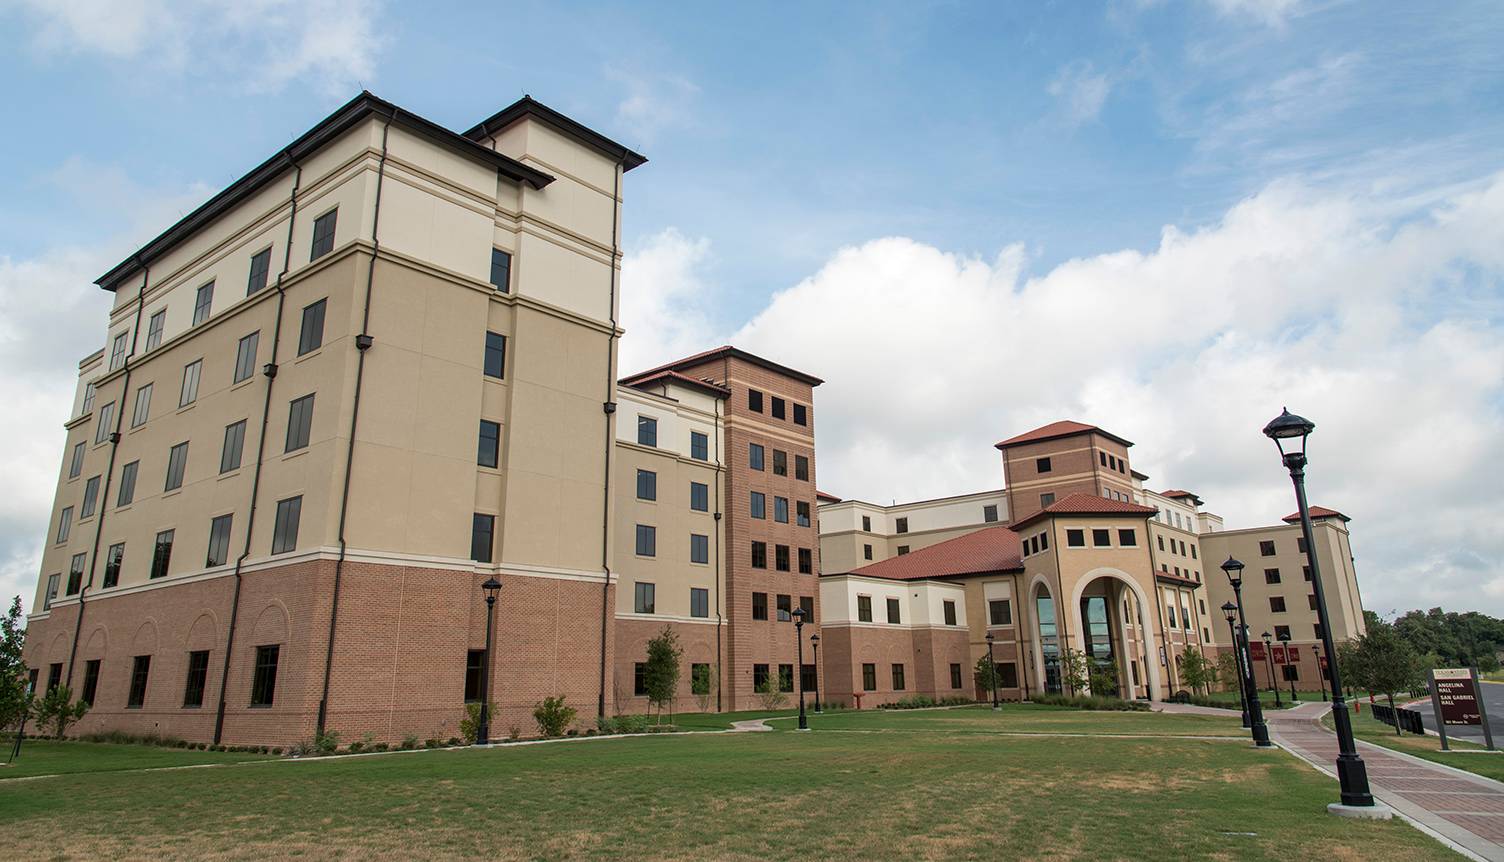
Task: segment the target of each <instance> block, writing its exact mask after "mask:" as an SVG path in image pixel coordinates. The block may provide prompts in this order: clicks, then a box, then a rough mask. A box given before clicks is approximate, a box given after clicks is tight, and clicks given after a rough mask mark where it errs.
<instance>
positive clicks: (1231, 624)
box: [1222, 602, 1253, 727]
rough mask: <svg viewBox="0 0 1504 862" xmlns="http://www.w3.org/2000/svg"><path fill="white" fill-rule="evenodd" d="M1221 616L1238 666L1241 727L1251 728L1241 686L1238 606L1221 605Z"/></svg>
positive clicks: (1241, 667) (1246, 702)
mask: <svg viewBox="0 0 1504 862" xmlns="http://www.w3.org/2000/svg"><path fill="white" fill-rule="evenodd" d="M1222 616H1223V617H1226V618H1227V633H1228V635H1230V636H1231V637H1232V657H1233V659H1234V661H1233V663H1234V664H1236V665H1237V666H1238V704H1239V705H1240V706H1241V707H1242V708H1243V726H1244V727H1252V726H1253V723H1252V722H1250V721H1249V720H1248V688H1247V687H1246V686H1244V685H1243V650H1241V649H1240V648H1239V647H1238V606H1237V605H1235V604H1233V603H1232V602H1223V603H1222Z"/></svg>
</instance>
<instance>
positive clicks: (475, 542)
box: [470, 512, 496, 563]
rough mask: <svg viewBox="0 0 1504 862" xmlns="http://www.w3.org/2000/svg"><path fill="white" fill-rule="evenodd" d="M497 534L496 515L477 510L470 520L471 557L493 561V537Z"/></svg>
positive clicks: (480, 560) (476, 559) (485, 561)
mask: <svg viewBox="0 0 1504 862" xmlns="http://www.w3.org/2000/svg"><path fill="white" fill-rule="evenodd" d="M495 534H496V516H495V515H486V514H482V513H480V512H476V513H475V514H474V517H473V518H471V521H470V559H472V560H474V561H476V562H477V563H489V562H491V543H492V537H493V536H494V535H495Z"/></svg>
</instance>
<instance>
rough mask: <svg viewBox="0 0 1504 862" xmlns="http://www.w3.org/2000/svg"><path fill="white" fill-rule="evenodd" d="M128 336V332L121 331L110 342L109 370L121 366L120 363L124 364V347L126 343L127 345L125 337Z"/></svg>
mask: <svg viewBox="0 0 1504 862" xmlns="http://www.w3.org/2000/svg"><path fill="white" fill-rule="evenodd" d="M128 336H129V333H126V332H122V333H120V334H119V335H116V336H115V340H114V341H112V342H110V370H111V371H114V370H115V369H117V368H119V367H121V366H122V365H124V364H125V348H126V345H127V337H128Z"/></svg>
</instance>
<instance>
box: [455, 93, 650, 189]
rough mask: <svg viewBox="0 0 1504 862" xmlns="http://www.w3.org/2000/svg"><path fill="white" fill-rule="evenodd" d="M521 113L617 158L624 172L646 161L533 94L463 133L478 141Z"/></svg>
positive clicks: (520, 115)
mask: <svg viewBox="0 0 1504 862" xmlns="http://www.w3.org/2000/svg"><path fill="white" fill-rule="evenodd" d="M524 117H533V118H535V119H538V120H540V121H542V122H544V123H546V124H548V125H550V126H552V127H554V128H555V129H558V130H559V131H561V132H563V133H564V134H566V135H568V136H569V137H571V138H574V139H575V140H577V141H579V142H580V143H583V144H587V145H589V146H591V147H594V148H595V149H597V150H600V151H601V152H602V153H605V154H606V155H608V156H610V157H611V158H613V159H617V160H618V161H620V162H621V163H622V170H623V171H624V172H625V171H630V170H632V169H633V168H635V167H638V166H639V165H643V164H646V163H647V160H648V157H647V156H644V155H643V154H641V153H639V152H635V151H634V150H632V149H631V148H629V147H627V146H625V145H623V144H619V143H617V142H616V141H613V140H611V139H610V138H608V137H606V136H605V135H603V134H601V133H600V132H597V131H596V130H594V129H592V128H590V127H588V126H586V125H584V124H582V123H579V122H577V121H575V120H571V119H570V118H569V117H566V116H564V115H563V114H561V113H559V112H558V111H555V110H554V109H553V108H550V107H549V106H547V105H545V104H543V103H542V102H540V101H538V100H536V99H534V98H533V97H532V96H523V97H522V98H520V99H518V100H517V101H515V102H513V103H512V104H510V105H508V106H506V107H505V108H502V109H501V110H499V111H497V112H496V113H494V114H492V115H491V116H489V117H487V118H485V119H484V120H481V121H480V122H479V123H477V124H476V125H475V126H472V127H471V128H470V129H468V130H466V131H465V137H467V138H469V139H470V140H472V141H478V140H480V139H481V138H485V137H489V136H491V135H494V134H495V133H497V132H499V131H501V130H503V129H505V128H507V127H508V126H510V125H512V124H513V123H515V122H517V121H518V120H521V119H522V118H524Z"/></svg>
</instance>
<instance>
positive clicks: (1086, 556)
mask: <svg viewBox="0 0 1504 862" xmlns="http://www.w3.org/2000/svg"><path fill="white" fill-rule="evenodd" d="M1132 445H1133V444H1132V443H1131V442H1129V441H1127V440H1125V439H1123V438H1122V437H1119V436H1117V435H1114V434H1111V433H1110V432H1107V431H1105V430H1103V429H1101V428H1098V427H1096V426H1092V425H1086V424H1083V423H1079V422H1071V421H1063V422H1055V423H1051V424H1049V425H1046V426H1043V427H1041V428H1037V429H1034V430H1033V431H1029V432H1026V433H1024V434H1020V435H1018V436H1016V437H1012V438H1009V439H1007V440H1004V441H1002V442H1000V443H998V444H997V448H998V449H999V451H1001V452H1002V454H1003V477H1004V481H1005V483H1006V484H1005V487H1004V488H1003V489H1001V490H997V491H986V492H981V493H977V494H968V495H961V496H956V497H946V498H941V499H938V500H924V501H919V502H914V503H904V504H894V505H890V506H879V505H874V504H871V503H867V502H864V501H860V500H841V499H839V498H837V497H835V496H834V495H829V494H822V496H821V506H820V531H821V537H820V543H821V553H822V558H823V559H824V560H825V562H826V568H825V569H824V570H822V577H821V595H822V600H823V602H824V604H825V606H826V613H825V617H824V618H823V619H822V621H821V622H822V639H823V645H824V646H825V649H824V650H823V651H822V664H823V671H824V675H823V677H822V682H824V684H825V685H824V688H823V689H822V693H823V692H826V691H828V692H829V693H830V696H831V697H832V698H836V699H841V700H845V701H848V702H853V703H854V702H855V700H856V696H857V695H861V702H862V704H863V705H864V706H867V705H871V704H874V703H883V702H887V701H891V700H896V699H898V698H900V697H902V696H904V695H905V694H911V693H918V694H925V695H928V696H931V697H947V696H954V695H964V696H975V697H986V696H989V695H990V693H989V692H983V691H981V690H979V689H977V687H976V685H975V681H974V674H973V670H974V668H975V665H976V662H977V661H978V660H979V659H980V658H981V657H982V656H983V655H985V654H986V651H987V643H986V640H985V638H986V635H987V634H989V633H991V634H992V635H993V636H994V656H995V658H996V660H997V662H998V665H999V670H1000V675H1001V677H1002V681H1003V688H1002V691H1001V695H1002V696H1003V697H1005V698H1009V699H1021V698H1026V697H1028V695H1029V693H1030V692H1033V691H1040V690H1046V691H1049V690H1060V688H1061V681H1060V675H1059V666H1058V656H1059V654H1060V650H1061V649H1063V648H1064V647H1066V646H1070V647H1071V648H1073V649H1076V650H1079V651H1081V652H1084V653H1087V654H1089V655H1091V656H1092V657H1093V658H1094V659H1095V660H1097V661H1098V662H1100V663H1106V664H1110V665H1111V666H1113V667H1115V669H1116V671H1117V678H1118V680H1119V691H1120V692H1121V693H1123V694H1124V695H1127V696H1131V697H1141V698H1150V699H1158V698H1163V697H1166V696H1168V695H1169V694H1171V693H1173V692H1176V691H1180V690H1181V689H1182V688H1183V686H1182V685H1181V683H1180V677H1179V664H1180V657H1181V656H1182V655H1183V654H1184V652H1185V650H1186V648H1187V647H1195V648H1197V649H1198V650H1202V651H1205V652H1208V653H1214V652H1217V651H1220V650H1226V649H1229V648H1230V647H1229V646H1228V644H1229V643H1230V633H1229V631H1228V629H1227V624H1226V621H1225V620H1224V619H1223V617H1222V615H1221V612H1220V611H1219V610H1218V608H1219V607H1220V606H1221V605H1222V604H1223V603H1224V602H1226V601H1230V600H1231V599H1232V590H1231V587H1230V586H1229V585H1228V582H1227V580H1226V578H1225V577H1224V576H1223V573H1222V572H1221V570H1220V568H1219V566H1220V564H1221V562H1222V561H1223V560H1225V559H1226V558H1227V556H1228V554H1232V555H1234V556H1237V557H1238V559H1240V560H1242V561H1243V562H1244V563H1245V565H1246V566H1247V568H1246V569H1245V570H1244V583H1245V585H1244V606H1245V609H1246V611H1247V614H1248V623H1249V626H1250V629H1251V630H1252V632H1253V635H1254V637H1255V638H1258V636H1259V635H1260V634H1261V633H1262V632H1263V631H1264V630H1265V629H1266V628H1267V629H1268V630H1269V631H1270V633H1271V635H1275V634H1278V632H1279V630H1278V629H1276V628H1275V627H1276V626H1288V627H1289V629H1290V633H1291V637H1292V644H1293V645H1295V646H1296V649H1295V650H1294V653H1295V654H1296V657H1297V663H1296V664H1293V665H1291V666H1290V669H1289V670H1285V669H1284V668H1281V667H1279V666H1276V670H1275V677H1276V679H1283V678H1285V675H1286V674H1293V675H1294V676H1295V677H1296V679H1297V680H1298V682H1297V685H1298V686H1301V687H1305V688H1310V689H1315V688H1317V687H1318V685H1319V683H1318V682H1317V679H1318V676H1317V675H1318V673H1319V671H1318V669H1317V666H1316V649H1315V647H1316V643H1317V641H1318V630H1317V629H1316V627H1315V620H1316V614H1315V611H1314V609H1313V602H1314V599H1309V598H1293V599H1292V598H1289V597H1288V596H1286V595H1285V594H1286V593H1294V592H1296V591H1297V590H1298V591H1300V592H1302V593H1305V594H1307V595H1309V583H1308V582H1306V581H1301V582H1300V584H1301V586H1299V587H1296V586H1295V584H1294V583H1293V578H1294V575H1295V573H1296V572H1300V571H1301V569H1302V566H1303V563H1302V562H1301V560H1303V557H1301V556H1300V555H1301V554H1303V550H1301V549H1298V548H1297V540H1298V538H1299V535H1298V534H1299V525H1298V520H1297V521H1296V522H1295V523H1294V524H1293V525H1292V524H1291V523H1289V522H1290V521H1291V520H1294V519H1286V521H1287V523H1285V524H1282V525H1280V526H1277V527H1261V528H1254V529H1247V530H1232V531H1224V530H1223V523H1222V519H1221V517H1219V516H1217V515H1215V514H1212V513H1210V512H1205V511H1202V509H1201V506H1202V501H1201V499H1200V498H1199V497H1197V496H1196V495H1195V494H1193V493H1191V492H1188V491H1184V490H1179V489H1174V490H1167V491H1163V492H1155V491H1151V490H1148V489H1147V488H1146V487H1144V484H1143V483H1144V482H1145V481H1146V480H1147V479H1148V478H1149V477H1148V476H1146V475H1144V474H1143V473H1140V472H1138V471H1135V470H1134V469H1133V468H1132V467H1131V465H1130V462H1129V449H1130V447H1131V446H1132ZM1315 511H1316V514H1317V515H1318V517H1317V519H1316V522H1315V525H1316V533H1317V537H1318V538H1317V544H1318V548H1317V552H1318V553H1319V554H1320V555H1321V557H1320V562H1321V571H1322V577H1323V578H1325V579H1326V581H1325V584H1326V588H1327V595H1328V596H1329V603H1330V605H1331V608H1330V610H1331V611H1332V614H1333V617H1334V625H1341V626H1342V628H1341V630H1340V631H1337V632H1334V634H1335V635H1336V636H1337V637H1338V638H1339V639H1345V638H1350V637H1354V636H1356V635H1357V634H1361V633H1362V631H1363V629H1362V605H1361V602H1360V601H1359V599H1358V591H1357V581H1356V575H1355V573H1354V571H1353V566H1352V559H1351V553H1350V545H1349V544H1348V533H1347V529H1346V519H1345V518H1343V517H1342V516H1341V515H1339V514H1337V513H1335V512H1331V511H1330V510H1325V509H1319V508H1318V509H1317V510H1315ZM1271 549H1272V550H1271ZM1265 551H1268V552H1269V553H1268V554H1265V553H1264V552H1265ZM1260 560H1266V561H1267V562H1265V563H1260V562H1259V561H1260ZM1265 567H1268V568H1270V569H1271V570H1278V572H1277V573H1275V574H1270V575H1267V576H1266V575H1265V574H1264V573H1263V572H1262V571H1260V570H1261V569H1264V568H1265ZM1307 571H1308V570H1307ZM1283 573H1288V575H1286V574H1283ZM1266 577H1269V578H1273V580H1271V581H1269V582H1268V584H1265V583H1264V580H1265V578H1266ZM1281 583H1282V584H1284V586H1283V587H1280V586H1279V584H1281ZM1337 596H1343V597H1344V598H1342V599H1341V602H1342V604H1341V605H1340V607H1339V604H1338V601H1339V600H1338V599H1337V598H1336V597H1337ZM1276 608H1279V610H1275V609H1276ZM1067 609H1069V610H1067ZM1339 618H1340V623H1339V622H1336V620H1338V619H1339ZM1258 655H1259V656H1260V657H1262V655H1263V653H1262V646H1260V648H1259V650H1258ZM1259 674H1260V676H1259V680H1260V681H1261V682H1267V677H1268V673H1267V668H1265V669H1263V670H1260V671H1259Z"/></svg>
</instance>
